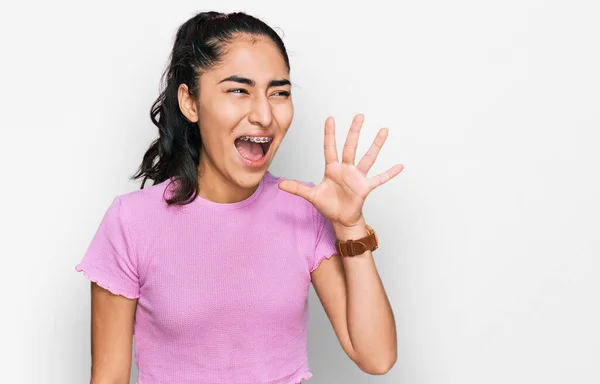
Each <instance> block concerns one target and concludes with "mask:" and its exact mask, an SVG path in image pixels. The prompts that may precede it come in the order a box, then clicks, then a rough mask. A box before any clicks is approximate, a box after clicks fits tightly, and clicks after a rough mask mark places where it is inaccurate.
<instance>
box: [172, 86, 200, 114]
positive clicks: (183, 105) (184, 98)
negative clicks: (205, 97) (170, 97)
mask: <svg viewBox="0 0 600 384" xmlns="http://www.w3.org/2000/svg"><path fill="white" fill-rule="evenodd" d="M177 99H178V101H179V109H180V110H181V113H183V115H184V116H185V117H186V118H187V119H188V120H189V121H191V122H192V123H196V122H198V111H197V109H196V100H194V98H193V97H192V96H191V95H190V92H189V90H188V86H187V85H186V84H180V85H179V88H177Z"/></svg>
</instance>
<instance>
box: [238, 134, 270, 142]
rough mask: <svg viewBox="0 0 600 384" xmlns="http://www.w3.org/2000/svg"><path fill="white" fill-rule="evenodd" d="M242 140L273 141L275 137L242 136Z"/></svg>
mask: <svg viewBox="0 0 600 384" xmlns="http://www.w3.org/2000/svg"><path fill="white" fill-rule="evenodd" d="M240 140H244V141H252V142H255V143H268V142H269V141H271V140H273V139H272V138H271V137H255V136H242V137H240Z"/></svg>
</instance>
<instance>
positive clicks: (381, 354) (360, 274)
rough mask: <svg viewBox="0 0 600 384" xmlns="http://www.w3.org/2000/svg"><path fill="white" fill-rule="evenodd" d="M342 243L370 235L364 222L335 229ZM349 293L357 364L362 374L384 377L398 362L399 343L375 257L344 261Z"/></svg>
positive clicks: (347, 306)
mask: <svg viewBox="0 0 600 384" xmlns="http://www.w3.org/2000/svg"><path fill="white" fill-rule="evenodd" d="M334 229H335V232H336V235H337V237H338V238H339V239H341V240H347V239H359V238H361V237H364V236H366V235H367V229H366V226H365V223H364V220H361V223H360V224H359V225H357V226H354V227H352V228H347V227H339V226H335V225H334ZM342 260H343V263H344V270H345V276H346V291H347V305H346V311H347V322H348V333H349V336H350V340H351V342H352V346H353V349H354V351H355V353H356V356H357V357H358V359H359V361H358V362H357V363H358V364H359V365H360V366H361V368H362V369H363V370H366V371H369V372H372V373H380V374H383V373H385V372H387V371H388V370H389V369H391V367H392V366H393V365H394V363H395V362H396V356H397V341H396V325H395V321H394V315H393V312H392V308H391V306H390V303H389V300H388V298H387V295H386V292H385V289H384V287H383V284H382V282H381V278H380V277H379V274H378V272H377V268H376V266H375V262H374V260H373V255H372V253H371V251H367V252H365V253H363V254H362V255H357V256H353V257H343V258H342Z"/></svg>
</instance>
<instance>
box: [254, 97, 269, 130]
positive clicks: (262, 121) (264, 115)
mask: <svg viewBox="0 0 600 384" xmlns="http://www.w3.org/2000/svg"><path fill="white" fill-rule="evenodd" d="M248 120H250V122H251V123H252V124H254V125H260V126H261V127H263V128H266V127H269V126H270V125H271V121H272V120H273V111H272V110H271V104H270V103H269V100H268V98H267V97H258V98H256V99H254V100H253V102H252V106H251V110H250V113H249V114H248Z"/></svg>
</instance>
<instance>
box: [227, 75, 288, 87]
mask: <svg viewBox="0 0 600 384" xmlns="http://www.w3.org/2000/svg"><path fill="white" fill-rule="evenodd" d="M226 81H234V82H236V83H241V84H247V85H249V86H251V87H254V86H255V85H256V82H255V81H254V80H252V79H248V78H247V77H241V76H236V75H233V76H229V77H226V78H224V79H223V80H221V81H219V84H221V83H224V82H226ZM282 85H292V83H291V82H290V81H289V80H288V79H279V80H271V81H270V82H269V87H268V88H270V87H280V86H282Z"/></svg>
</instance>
